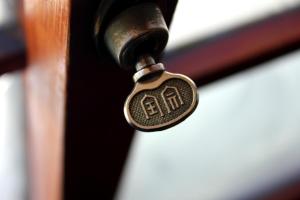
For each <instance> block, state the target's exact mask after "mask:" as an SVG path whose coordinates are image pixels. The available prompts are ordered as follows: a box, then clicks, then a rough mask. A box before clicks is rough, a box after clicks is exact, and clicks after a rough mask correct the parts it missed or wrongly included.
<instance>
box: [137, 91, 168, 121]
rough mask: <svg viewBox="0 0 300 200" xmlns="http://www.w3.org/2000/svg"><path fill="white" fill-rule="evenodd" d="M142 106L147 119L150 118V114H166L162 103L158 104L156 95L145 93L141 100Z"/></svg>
mask: <svg viewBox="0 0 300 200" xmlns="http://www.w3.org/2000/svg"><path fill="white" fill-rule="evenodd" d="M141 106H142V108H143V111H144V113H145V115H146V119H149V118H150V116H153V115H156V114H160V116H161V117H162V116H164V114H163V112H162V110H161V108H160V105H159V104H158V101H157V99H156V97H154V96H151V95H145V96H144V97H143V98H142V100H141Z"/></svg>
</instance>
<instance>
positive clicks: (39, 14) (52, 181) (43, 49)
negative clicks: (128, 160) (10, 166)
mask: <svg viewBox="0 0 300 200" xmlns="http://www.w3.org/2000/svg"><path fill="white" fill-rule="evenodd" d="M69 15H70V1H69V0H49V1H44V0H23V23H24V29H25V36H26V43H27V51H28V66H27V68H26V70H25V71H24V85H25V92H26V113H27V138H28V141H27V142H28V145H27V146H28V156H29V162H28V163H29V164H28V165H29V166H28V169H29V172H28V173H29V177H30V178H29V184H30V186H29V190H30V191H29V198H30V199H33V200H35V199H36V200H41V199H44V200H47V199H49V200H56V199H57V200H58V199H61V198H62V181H63V170H62V168H63V155H64V148H63V147H64V129H65V106H66V101H65V100H66V82H67V68H68V41H69V38H68V35H69Z"/></svg>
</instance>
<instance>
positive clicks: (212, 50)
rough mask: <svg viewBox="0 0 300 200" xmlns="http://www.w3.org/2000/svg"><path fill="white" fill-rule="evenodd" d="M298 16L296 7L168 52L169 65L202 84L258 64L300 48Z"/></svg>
mask: <svg viewBox="0 0 300 200" xmlns="http://www.w3.org/2000/svg"><path fill="white" fill-rule="evenodd" d="M299 19H300V7H297V8H294V9H292V10H288V11H285V12H283V13H281V14H277V15H274V16H271V17H268V18H266V19H263V20H261V21H257V22H253V23H251V24H248V25H244V26H241V27H238V28H235V29H233V30H231V31H227V32H223V33H220V34H218V35H214V36H211V37H210V38H207V39H204V40H201V41H198V42H193V43H191V44H190V45H187V46H185V47H183V48H181V49H175V50H174V51H173V52H170V53H169V54H167V55H166V56H165V62H166V65H167V68H168V69H169V70H170V71H174V72H179V73H183V74H186V75H188V76H190V77H192V78H193V79H194V80H195V81H196V83H197V85H198V86H201V85H203V84H207V83H209V82H212V81H215V80H217V79H220V78H222V77H226V76H228V75H230V74H233V73H235V72H238V71H241V70H244V69H247V68H249V67H253V66H256V65H257V64H259V63H262V62H265V61H268V60H270V59H272V58H276V57H278V56H280V55H282V54H284V53H287V52H290V51H292V50H295V49H298V48H299V47H300V26H299ZM200 23H201V22H200ZM195 25H196V24H195Z"/></svg>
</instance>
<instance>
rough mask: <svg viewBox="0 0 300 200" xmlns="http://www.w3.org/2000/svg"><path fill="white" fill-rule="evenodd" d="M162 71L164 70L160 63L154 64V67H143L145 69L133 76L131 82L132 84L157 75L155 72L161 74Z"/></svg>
mask: <svg viewBox="0 0 300 200" xmlns="http://www.w3.org/2000/svg"><path fill="white" fill-rule="evenodd" d="M164 70H165V67H164V65H163V64H161V63H158V64H155V65H150V66H148V67H145V68H143V69H141V70H139V71H137V72H136V73H135V74H134V75H133V80H134V82H137V81H139V80H141V79H142V78H146V77H147V76H149V75H150V74H153V73H157V72H163V71H164Z"/></svg>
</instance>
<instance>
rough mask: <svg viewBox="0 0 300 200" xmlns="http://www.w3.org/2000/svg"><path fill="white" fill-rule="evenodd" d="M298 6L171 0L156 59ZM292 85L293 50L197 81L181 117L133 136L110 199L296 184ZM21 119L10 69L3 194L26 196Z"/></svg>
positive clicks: (0, 5)
mask: <svg viewBox="0 0 300 200" xmlns="http://www.w3.org/2000/svg"><path fill="white" fill-rule="evenodd" d="M17 4H18V1H16V0H0V32H1V31H2V30H3V31H2V32H1V34H2V35H5V31H4V30H10V29H11V28H10V27H14V26H15V25H16V24H18V22H17V18H16V16H17V15H16V13H17ZM299 6H300V0H253V1H238V0H227V1H217V0H210V1H192V0H185V1H183V0H179V2H178V5H177V9H176V11H175V15H174V18H173V22H172V25H171V29H170V40H169V44H168V46H167V49H166V56H165V59H166V60H167V59H168V55H176V54H177V55H178V52H182V49H184V48H185V47H186V46H188V47H189V48H190V47H191V46H192V47H193V44H199V41H205V40H206V39H207V38H214V37H219V36H220V34H222V33H223V32H228V31H232V30H238V29H239V27H241V26H245V25H248V24H253V23H256V22H259V21H260V20H263V19H265V18H267V17H270V16H274V15H278V14H281V13H284V12H286V11H288V10H292V9H296V8H297V9H299ZM195 20H197V23H195ZM299 26H300V19H299ZM278 31H279V32H278V33H274V34H280V30H278ZM0 45H1V46H0V59H1V49H6V51H7V49H10V48H13V47H10V46H9V43H7V41H6V40H4V39H2V40H1V37H0ZM235 47H236V46H235ZM179 49H181V51H178V50H179ZM241 51H243V49H242V48H241ZM211 56H212V57H213V55H211ZM193 62H194V63H197V64H198V65H199V66H201V64H202V63H201V62H202V61H201V60H193ZM167 67H168V66H167ZM299 91H300V50H294V51H291V52H288V53H285V54H284V55H280V56H277V57H276V58H274V59H271V60H269V61H267V62H263V63H260V64H257V65H256V66H255V67H254V68H251V69H250V68H249V69H247V70H244V71H242V72H240V73H235V74H233V75H231V76H227V77H226V78H223V79H219V80H215V81H213V82H211V83H209V84H205V85H203V86H201V87H200V88H199V94H200V99H199V106H198V108H197V110H196V111H195V113H194V114H193V115H192V116H191V117H189V118H188V119H187V120H185V121H184V122H183V123H180V124H179V125H177V126H175V127H173V128H171V129H168V130H166V131H162V132H159V133H153V134H149V133H142V132H139V133H137V134H136V135H135V138H134V141H133V144H132V146H131V149H130V153H129V156H128V160H127V163H126V168H125V170H124V172H123V175H122V180H121V184H120V185H119V189H118V192H117V196H116V199H117V200H154V199H155V200H182V199H184V200H199V199H204V200H223V199H263V197H264V196H265V194H268V193H270V192H271V193H272V192H274V191H277V190H280V189H281V188H282V187H286V186H288V185H289V184H292V183H294V182H299V180H300V105H299V103H300V92H299ZM24 116H25V114H24V94H23V87H22V81H21V74H20V72H13V73H7V74H4V75H1V76H0V199H3V200H22V199H26V191H27V184H26V182H27V176H26V173H25V171H26V154H25V152H26V151H25V147H24V146H25V130H26V127H25V117H24ZM280 198H281V197H280ZM281 199H288V197H287V196H286V197H282V198H281Z"/></svg>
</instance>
